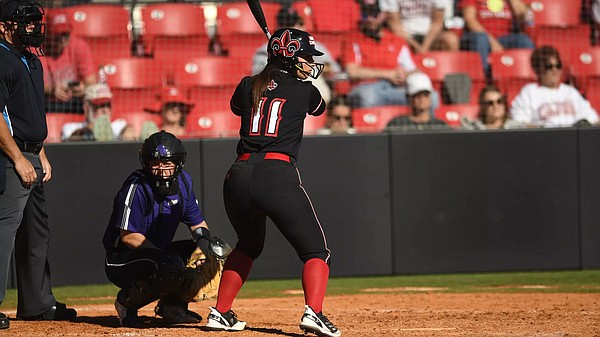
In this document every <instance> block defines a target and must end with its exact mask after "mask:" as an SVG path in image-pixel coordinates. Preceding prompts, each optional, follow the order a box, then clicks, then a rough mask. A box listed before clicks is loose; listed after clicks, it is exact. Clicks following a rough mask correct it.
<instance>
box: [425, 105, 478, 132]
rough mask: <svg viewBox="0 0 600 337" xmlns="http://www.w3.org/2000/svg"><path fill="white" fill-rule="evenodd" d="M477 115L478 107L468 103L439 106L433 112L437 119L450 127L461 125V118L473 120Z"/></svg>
mask: <svg viewBox="0 0 600 337" xmlns="http://www.w3.org/2000/svg"><path fill="white" fill-rule="evenodd" d="M478 114H479V105H478V104H470V103H467V104H448V105H440V107H439V108H438V109H437V110H436V111H435V117H436V118H437V119H441V120H443V121H444V122H446V124H448V125H450V126H452V127H460V126H461V125H462V124H461V122H460V120H461V118H463V117H466V118H468V119H469V120H475V119H477V115H478Z"/></svg>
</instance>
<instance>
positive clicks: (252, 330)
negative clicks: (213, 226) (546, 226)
mask: <svg viewBox="0 0 600 337" xmlns="http://www.w3.org/2000/svg"><path fill="white" fill-rule="evenodd" d="M67 302H68V299H67ZM213 303H214V301H205V302H201V303H192V304H191V305H190V309H192V310H195V311H197V312H198V313H200V314H201V315H202V316H203V317H205V316H206V314H207V313H208V309H207V306H209V305H212V304H213ZM302 306H303V299H302V297H287V298H276V299H240V300H236V303H235V307H234V309H235V310H236V312H237V314H238V316H239V317H240V319H242V320H245V321H247V322H248V329H247V330H246V331H243V332H236V333H233V335H231V333H228V332H208V331H203V330H202V329H201V327H202V325H204V323H205V322H204V321H203V322H202V323H200V324H187V325H178V326H170V327H165V326H161V320H160V319H158V318H155V317H154V313H153V305H151V306H147V307H145V308H144V309H142V310H141V315H144V316H148V318H149V320H151V322H152V324H154V326H155V327H153V328H148V329H130V328H120V327H118V322H117V318H116V317H115V311H114V308H113V307H112V306H111V305H93V306H92V305H86V306H78V307H76V309H77V310H78V312H79V317H78V319H77V321H76V322H51V323H48V322H22V321H11V328H10V329H9V330H0V337H2V336H11V337H12V336H15V337H21V336H35V337H40V336H46V337H55V336H128V337H129V336H165V337H169V336H173V337H175V336H176V337H186V336H195V337H197V336H217V337H218V336H221V337H222V336H235V337H267V336H289V337H300V336H304V334H303V333H302V331H300V329H299V328H298V323H299V319H300V316H301V314H302V311H303V308H302ZM5 313H6V314H8V315H9V317H14V315H15V312H14V310H13V311H11V310H5ZM325 314H327V315H328V317H329V318H330V319H331V320H332V321H333V322H334V323H335V324H336V325H337V326H338V327H339V328H340V329H341V330H342V336H345V337H371V336H374V337H392V336H393V337H397V336H428V337H429V336H494V337H497V336H582V337H600V294H597V293H596V294H544V293H531V294H525V293H519V294H489V293H485V294H483V293H482V294H443V293H424V294H422V293H419V294H398V293H393V294H370V295H369V294H364V295H358V296H330V297H328V298H327V299H326V302H325Z"/></svg>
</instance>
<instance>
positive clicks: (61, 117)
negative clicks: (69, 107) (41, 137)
mask: <svg viewBox="0 0 600 337" xmlns="http://www.w3.org/2000/svg"><path fill="white" fill-rule="evenodd" d="M84 120H85V116H84V115H81V114H74V113H66V112H65V113H63V112H51V113H47V114H46V124H47V125H48V137H47V138H46V140H45V142H46V143H59V142H60V141H61V133H62V127H63V125H64V124H65V123H75V122H83V121H84Z"/></svg>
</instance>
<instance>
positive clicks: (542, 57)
mask: <svg viewBox="0 0 600 337" xmlns="http://www.w3.org/2000/svg"><path fill="white" fill-rule="evenodd" d="M531 67H532V68H533V70H534V72H535V74H536V76H537V78H538V82H537V83H529V84H526V85H525V86H524V87H523V88H522V89H521V91H520V92H519V94H518V95H517V97H515V99H514V100H513V102H512V107H511V114H512V118H513V119H515V120H516V121H518V122H521V123H524V124H526V125H528V126H540V127H561V126H572V125H574V124H576V123H581V122H584V121H587V122H589V123H590V124H597V123H598V113H597V112H596V110H594V108H592V106H591V105H590V102H588V101H587V100H586V99H585V98H583V97H582V96H581V94H580V93H579V91H578V90H577V89H576V88H575V87H573V86H570V85H568V84H565V83H562V82H561V78H562V62H561V59H560V55H559V53H558V50H556V48H554V47H551V46H541V47H538V48H536V49H535V50H534V51H533V53H532V54H531Z"/></svg>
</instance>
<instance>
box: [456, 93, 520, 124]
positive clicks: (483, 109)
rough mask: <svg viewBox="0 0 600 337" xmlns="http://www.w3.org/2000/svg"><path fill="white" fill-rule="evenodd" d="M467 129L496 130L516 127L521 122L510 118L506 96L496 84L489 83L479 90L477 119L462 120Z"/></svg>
mask: <svg viewBox="0 0 600 337" xmlns="http://www.w3.org/2000/svg"><path fill="white" fill-rule="evenodd" d="M461 121H462V122H463V126H464V127H465V128H467V129H479V130H494V129H514V128H518V127H520V125H521V124H520V123H518V122H517V121H514V120H512V119H510V116H509V113H508V104H507V102H506V97H504V95H503V94H502V92H501V91H500V89H498V88H497V87H496V86H493V85H489V86H487V87H484V88H483V89H481V91H480V92H479V114H478V115H477V120H475V121H472V122H471V121H467V120H461Z"/></svg>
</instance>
